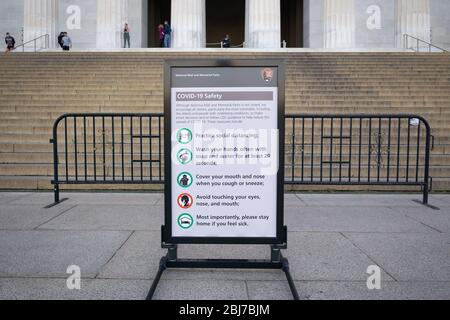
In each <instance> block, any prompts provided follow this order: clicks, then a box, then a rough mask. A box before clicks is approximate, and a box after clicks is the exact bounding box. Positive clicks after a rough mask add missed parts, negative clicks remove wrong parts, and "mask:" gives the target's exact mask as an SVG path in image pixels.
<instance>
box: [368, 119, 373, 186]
mask: <svg viewBox="0 0 450 320" xmlns="http://www.w3.org/2000/svg"><path fill="white" fill-rule="evenodd" d="M371 153H372V118H370V117H369V144H368V146H367V157H368V159H367V181H368V182H370V162H371V160H372V159H371V155H372V154H371Z"/></svg>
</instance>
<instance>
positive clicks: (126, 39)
mask: <svg viewBox="0 0 450 320" xmlns="http://www.w3.org/2000/svg"><path fill="white" fill-rule="evenodd" d="M130 31H131V30H130V27H129V26H128V23H125V26H124V27H123V47H124V48H126V47H127V43H128V48H130Z"/></svg>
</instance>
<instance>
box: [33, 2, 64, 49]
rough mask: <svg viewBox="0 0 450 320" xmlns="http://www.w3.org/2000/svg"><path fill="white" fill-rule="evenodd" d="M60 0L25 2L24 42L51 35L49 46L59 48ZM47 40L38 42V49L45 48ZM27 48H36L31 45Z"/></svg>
mask: <svg viewBox="0 0 450 320" xmlns="http://www.w3.org/2000/svg"><path fill="white" fill-rule="evenodd" d="M58 2H59V1H58V0H25V2H24V41H25V42H27V41H29V40H33V39H35V38H37V37H39V36H42V35H45V34H48V35H49V46H50V48H55V47H56V46H57V37H58V30H57V28H58V14H59V13H58ZM45 41H46V40H45V38H42V39H41V40H39V41H38V42H37V44H36V45H37V47H38V48H44V47H45ZM27 47H30V48H31V47H34V44H33V43H32V44H30V45H28V46H27Z"/></svg>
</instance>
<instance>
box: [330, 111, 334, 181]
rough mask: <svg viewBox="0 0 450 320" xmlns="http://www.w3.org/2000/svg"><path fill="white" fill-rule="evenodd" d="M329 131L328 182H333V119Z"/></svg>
mask: <svg viewBox="0 0 450 320" xmlns="http://www.w3.org/2000/svg"><path fill="white" fill-rule="evenodd" d="M330 120H331V123H330V126H331V130H330V182H331V181H333V131H334V130H333V124H334V119H333V118H331V119H330Z"/></svg>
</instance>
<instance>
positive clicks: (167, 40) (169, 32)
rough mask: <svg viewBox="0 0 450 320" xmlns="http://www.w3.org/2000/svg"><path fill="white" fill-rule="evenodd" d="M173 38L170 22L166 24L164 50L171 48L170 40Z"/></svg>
mask: <svg viewBox="0 0 450 320" xmlns="http://www.w3.org/2000/svg"><path fill="white" fill-rule="evenodd" d="M171 36H172V27H171V26H170V24H169V22H168V21H165V22H164V48H170V40H171Z"/></svg>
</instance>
